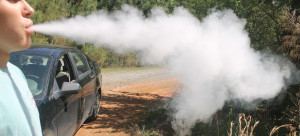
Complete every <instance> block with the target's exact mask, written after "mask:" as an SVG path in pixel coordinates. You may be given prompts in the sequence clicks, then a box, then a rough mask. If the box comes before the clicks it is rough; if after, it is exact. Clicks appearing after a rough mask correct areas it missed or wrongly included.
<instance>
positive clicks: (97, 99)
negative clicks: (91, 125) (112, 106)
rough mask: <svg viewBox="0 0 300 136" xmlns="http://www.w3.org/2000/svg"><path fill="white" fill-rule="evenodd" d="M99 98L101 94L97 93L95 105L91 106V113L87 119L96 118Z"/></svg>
mask: <svg viewBox="0 0 300 136" xmlns="http://www.w3.org/2000/svg"><path fill="white" fill-rule="evenodd" d="M100 98H101V96H100V94H99V93H98V95H97V97H96V102H95V105H94V107H93V111H92V115H91V116H90V117H89V118H88V120H89V121H94V120H96V119H97V118H98V114H99V111H100Z"/></svg>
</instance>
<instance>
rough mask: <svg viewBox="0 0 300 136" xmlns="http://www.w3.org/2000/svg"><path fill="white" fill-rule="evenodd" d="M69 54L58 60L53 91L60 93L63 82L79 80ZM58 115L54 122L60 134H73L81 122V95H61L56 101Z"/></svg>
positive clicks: (63, 135) (59, 135) (69, 135)
mask: <svg viewBox="0 0 300 136" xmlns="http://www.w3.org/2000/svg"><path fill="white" fill-rule="evenodd" d="M71 64H72V63H71V60H70V58H69V56H68V54H64V55H63V56H61V57H60V58H59V60H58V61H57V65H56V66H57V68H56V69H57V70H56V73H55V78H54V84H53V92H54V95H55V93H57V94H60V93H59V92H61V89H62V84H63V82H77V79H76V75H75V73H74V70H73V67H72V65H71ZM55 105H56V110H57V116H56V117H55V118H54V124H55V126H56V129H57V135H58V136H71V135H73V134H74V133H75V132H76V130H77V128H78V124H79V123H80V110H81V107H80V105H81V96H80V93H77V94H67V95H60V96H59V97H58V98H57V99H56V101H55Z"/></svg>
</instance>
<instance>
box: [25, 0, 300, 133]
mask: <svg viewBox="0 0 300 136" xmlns="http://www.w3.org/2000/svg"><path fill="white" fill-rule="evenodd" d="M27 1H28V3H30V5H32V7H33V8H34V9H35V11H36V13H35V14H34V15H33V16H32V19H33V21H34V22H35V23H36V24H38V23H42V22H45V21H51V20H59V19H63V18H70V17H74V16H76V15H83V16H85V15H88V14H90V13H92V12H95V11H97V10H105V11H107V12H113V11H116V10H119V9H120V8H121V6H122V5H123V4H129V5H132V6H134V7H137V8H139V9H140V10H142V11H143V13H144V15H145V16H148V15H149V14H150V13H151V9H152V8H154V7H158V6H161V7H164V8H166V12H167V13H170V14H172V12H173V11H174V9H175V8H176V7H180V6H182V7H184V8H187V9H189V11H190V12H191V13H192V14H193V15H194V16H195V17H197V18H198V19H199V20H200V21H201V19H203V18H204V17H205V16H206V15H207V14H209V12H210V11H211V10H210V9H212V8H214V9H216V10H223V9H232V10H233V11H234V12H235V13H236V14H237V15H238V16H239V17H240V18H244V19H246V21H247V24H246V26H245V30H246V31H247V32H248V33H249V37H250V40H251V46H252V48H253V49H255V50H265V51H267V52H271V53H274V54H281V55H284V56H286V57H288V58H289V59H290V60H291V61H292V62H293V63H294V64H295V65H296V66H297V67H298V68H300V1H299V0H248V1H246V0H222V1H221V0H184V1H183V0H46V1H45V0H44V1H37V0H27ZM32 41H33V43H43V44H57V45H65V46H72V47H77V48H79V49H81V50H82V51H84V52H85V53H86V54H87V55H88V56H89V57H90V58H92V59H93V60H96V61H97V62H98V63H99V64H100V66H101V67H102V68H104V69H103V71H104V72H109V71H110V70H112V69H105V68H111V67H115V69H114V70H118V68H120V67H121V68H124V67H141V66H142V64H141V60H140V58H139V54H140V52H138V51H130V52H127V53H125V54H117V53H115V52H114V51H112V50H110V49H108V48H105V47H106V46H105V45H92V44H88V43H86V44H77V43H74V42H72V41H69V40H67V39H64V38H62V37H52V36H46V35H42V34H39V33H35V34H34V35H33V38H32ZM299 90H300V88H299V85H293V86H290V87H289V88H288V89H287V91H286V92H284V93H282V94H281V95H280V96H278V98H274V99H272V100H266V101H261V102H260V103H259V104H258V105H257V107H256V108H254V109H253V108H252V109H251V110H249V108H248V107H245V105H244V103H243V102H240V101H234V100H233V101H229V102H227V103H226V104H225V106H224V107H223V109H222V110H220V111H218V112H217V113H215V115H214V116H213V117H212V118H211V121H210V122H208V123H198V124H197V125H196V126H195V127H194V128H193V130H192V133H193V134H192V135H199V136H201V135H214V136H225V135H226V136H228V135H230V136H248V135H249V136H250V135H251V134H253V135H259V136H263V135H264V136H266V135H270V136H271V135H280V136H281V135H283V136H284V135H291V136H296V135H300V132H299V131H300V92H299ZM171 112H172V109H167V108H165V107H159V108H158V109H155V110H153V109H152V110H150V111H149V112H148V114H147V116H146V117H143V118H142V119H141V122H140V123H139V124H137V125H136V124H133V125H132V126H131V130H132V133H133V134H134V135H174V133H175V132H174V130H173V129H172V128H171V121H172V118H171V116H170V114H171ZM240 113H244V114H240ZM243 121H244V122H243ZM256 121H259V123H256ZM233 124H234V125H233ZM245 126H246V129H245V130H244V128H245ZM254 127H255V128H254ZM246 130H247V132H248V133H246ZM273 132H274V133H273ZM245 133H246V134H245Z"/></svg>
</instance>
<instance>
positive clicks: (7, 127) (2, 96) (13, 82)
mask: <svg viewBox="0 0 300 136" xmlns="http://www.w3.org/2000/svg"><path fill="white" fill-rule="evenodd" d="M19 135H22V136H41V135H42V131H41V125H40V117H39V112H38V109H37V107H36V105H35V101H34V99H33V96H32V94H31V92H30V90H29V88H28V85H27V81H26V79H25V77H24V75H23V73H22V71H21V70H20V69H19V68H18V67H16V66H14V65H13V64H11V63H8V64H7V68H0V136H19Z"/></svg>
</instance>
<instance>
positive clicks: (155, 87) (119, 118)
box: [76, 68, 179, 136]
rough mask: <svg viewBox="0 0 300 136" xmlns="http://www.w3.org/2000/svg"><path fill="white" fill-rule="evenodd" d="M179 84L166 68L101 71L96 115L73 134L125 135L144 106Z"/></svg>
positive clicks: (166, 93)
mask: <svg viewBox="0 0 300 136" xmlns="http://www.w3.org/2000/svg"><path fill="white" fill-rule="evenodd" d="M178 87H179V82H178V80H177V78H176V77H175V76H173V75H171V74H170V73H169V72H168V70H167V69H161V68H152V69H143V70H134V71H118V72H108V73H103V92H102V100H101V105H100V106H101V110H100V113H99V115H98V119H97V120H96V121H93V122H89V123H86V124H84V125H83V126H82V127H81V128H80V129H79V131H78V132H77V133H76V136H106V135H107V136H126V135H130V134H129V130H128V128H130V127H132V126H133V125H135V124H136V122H137V121H138V119H139V118H140V117H142V116H143V115H144V114H145V112H146V111H147V109H150V108H152V107H153V106H154V105H155V104H156V103H158V102H159V101H162V100H164V99H165V98H167V97H171V96H172V94H173V93H174V91H175V90H176V88H178Z"/></svg>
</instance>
